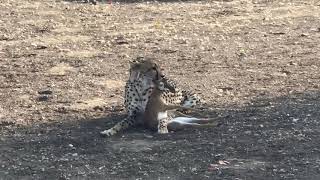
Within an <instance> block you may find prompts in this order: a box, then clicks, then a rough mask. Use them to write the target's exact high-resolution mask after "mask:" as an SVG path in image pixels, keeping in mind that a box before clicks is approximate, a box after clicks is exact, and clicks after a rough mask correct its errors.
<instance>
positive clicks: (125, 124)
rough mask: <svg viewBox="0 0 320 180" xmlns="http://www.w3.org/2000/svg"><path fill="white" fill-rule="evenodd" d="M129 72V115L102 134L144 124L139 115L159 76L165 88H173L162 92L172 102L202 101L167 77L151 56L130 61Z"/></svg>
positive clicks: (185, 105) (127, 97)
mask: <svg viewBox="0 0 320 180" xmlns="http://www.w3.org/2000/svg"><path fill="white" fill-rule="evenodd" d="M129 72H130V75H129V79H128V81H127V82H126V85H125V97H124V99H125V100H124V105H125V108H126V111H127V116H126V118H124V119H123V120H121V121H120V122H118V123H117V124H116V125H114V126H113V127H111V128H110V129H106V130H104V131H101V132H100V134H101V135H103V136H112V135H115V134H117V133H118V132H120V131H123V130H126V129H128V128H130V127H132V126H135V125H141V124H143V121H142V120H141V118H139V117H141V116H143V114H144V112H145V108H146V105H147V103H148V100H149V99H150V96H151V93H152V91H153V88H154V83H153V81H154V80H156V79H157V78H158V77H161V79H162V82H165V84H166V86H165V87H164V88H166V89H171V91H165V92H164V93H163V94H162V96H163V97H164V98H165V99H166V100H167V102H169V103H170V104H176V105H181V106H183V107H194V106H196V105H197V104H199V103H200V101H201V99H200V98H199V97H198V96H197V95H196V94H194V93H192V92H190V91H185V90H180V89H179V88H178V87H177V86H176V83H175V82H174V81H173V80H170V79H169V78H167V77H166V76H165V74H163V73H162V72H161V71H160V67H159V66H158V65H157V64H156V63H155V62H154V60H153V59H151V58H148V57H138V58H137V59H135V60H134V61H132V62H131V63H130V69H129Z"/></svg>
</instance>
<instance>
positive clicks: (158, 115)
mask: <svg viewBox="0 0 320 180" xmlns="http://www.w3.org/2000/svg"><path fill="white" fill-rule="evenodd" d="M154 83H155V86H154V88H153V91H152V94H151V96H150V99H149V101H148V103H147V107H146V110H145V113H144V116H143V122H144V124H145V125H146V127H148V128H149V129H152V130H157V131H158V133H160V134H166V133H168V132H169V131H177V130H181V129H185V128H192V127H204V126H205V127H208V126H215V125H217V121H216V118H214V119H209V118H195V117H191V116H186V115H184V116H182V117H174V118H173V117H172V115H173V114H175V113H176V111H175V110H177V109H183V110H195V109H193V108H190V107H183V106H181V105H175V104H171V103H170V102H168V101H167V100H166V98H164V96H163V95H164V94H166V93H167V92H168V91H172V90H174V89H172V88H165V87H166V85H165V83H166V82H162V81H161V77H159V78H158V79H157V80H155V81H154ZM167 87H168V86H167ZM169 87H170V86H169ZM181 114H182V113H181ZM181 114H180V115H181ZM182 115H183V114H182Z"/></svg>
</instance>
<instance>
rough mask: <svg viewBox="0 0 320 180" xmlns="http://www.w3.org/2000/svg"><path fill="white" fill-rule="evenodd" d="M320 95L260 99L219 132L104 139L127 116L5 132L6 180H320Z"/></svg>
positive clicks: (1, 161)
mask: <svg viewBox="0 0 320 180" xmlns="http://www.w3.org/2000/svg"><path fill="white" fill-rule="evenodd" d="M319 109H320V93H319V92H305V93H303V94H291V95H289V96H285V97H276V98H273V99H271V98H270V99H257V100H256V101H254V102H252V103H251V104H249V105H247V106H245V107H236V106H234V107H228V108H225V109H219V110H215V109H214V107H213V110H212V111H208V112H207V113H209V114H210V113H211V114H222V115H228V118H226V119H223V120H222V121H221V126H219V127H213V128H204V129H196V130H186V131H180V132H176V133H171V134H168V135H157V134H154V133H152V132H150V131H147V130H143V129H142V128H136V129H131V130H129V131H128V132H124V133H123V134H121V135H118V136H115V137H111V138H102V137H100V136H99V135H98V132H99V131H100V130H102V129H104V128H105V127H111V126H112V124H114V123H116V121H118V120H119V119H121V118H122V117H123V116H122V115H116V114H114V115H112V116H109V117H106V118H103V119H94V120H83V121H81V122H78V123H64V122H60V123H56V124H51V125H40V126H37V127H30V128H25V127H18V128H15V127H10V126H2V127H1V129H2V130H1V131H2V133H1V134H2V136H1V139H0V140H1V141H0V142H1V146H0V177H1V178H2V179H86V178H87V179H139V178H141V179H207V178H208V179H236V178H239V179H295V178H296V179H319V178H320V158H319V153H320V142H319V139H320V128H319V117H320V113H319Z"/></svg>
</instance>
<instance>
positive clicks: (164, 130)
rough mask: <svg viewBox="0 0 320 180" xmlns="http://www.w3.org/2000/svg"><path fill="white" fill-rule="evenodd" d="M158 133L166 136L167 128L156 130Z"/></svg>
mask: <svg viewBox="0 0 320 180" xmlns="http://www.w3.org/2000/svg"><path fill="white" fill-rule="evenodd" d="M158 133H159V134H168V133H169V131H168V128H161V129H158Z"/></svg>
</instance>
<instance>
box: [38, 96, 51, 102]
mask: <svg viewBox="0 0 320 180" xmlns="http://www.w3.org/2000/svg"><path fill="white" fill-rule="evenodd" d="M37 100H38V101H48V100H49V96H47V95H42V96H39V97H38V98H37Z"/></svg>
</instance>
